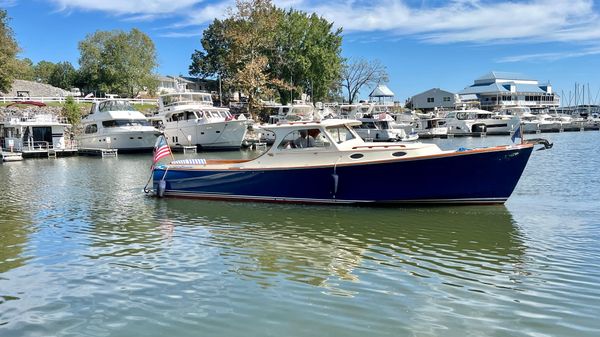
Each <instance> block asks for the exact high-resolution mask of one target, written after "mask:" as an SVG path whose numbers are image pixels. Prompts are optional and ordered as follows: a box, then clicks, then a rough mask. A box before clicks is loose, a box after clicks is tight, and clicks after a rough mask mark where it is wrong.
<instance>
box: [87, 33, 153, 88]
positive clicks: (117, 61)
mask: <svg viewBox="0 0 600 337" xmlns="http://www.w3.org/2000/svg"><path fill="white" fill-rule="evenodd" d="M79 51H80V53H81V56H80V58H79V65H80V75H81V78H80V81H81V80H83V82H86V83H87V86H88V88H90V87H91V88H97V89H99V90H101V91H104V92H107V93H115V94H119V95H123V96H129V97H135V96H137V95H138V94H139V92H140V91H142V90H147V91H154V90H155V89H156V87H157V84H158V82H157V80H156V79H155V77H154V75H153V73H152V71H153V69H154V68H155V67H156V66H157V62H156V50H155V47H154V43H153V42H152V40H151V39H150V38H149V37H148V36H147V35H146V34H144V33H143V32H141V31H140V30H138V29H135V28H134V29H132V30H131V31H130V32H129V33H126V32H123V31H111V32H106V31H98V32H96V33H94V34H92V35H88V36H87V37H86V38H85V39H84V40H83V41H81V42H79Z"/></svg>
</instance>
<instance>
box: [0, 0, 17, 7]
mask: <svg viewBox="0 0 600 337" xmlns="http://www.w3.org/2000/svg"><path fill="white" fill-rule="evenodd" d="M16 4H17V0H0V8H7V7H12V6H14V5H16Z"/></svg>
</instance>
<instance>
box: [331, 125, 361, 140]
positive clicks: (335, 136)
mask: <svg viewBox="0 0 600 337" xmlns="http://www.w3.org/2000/svg"><path fill="white" fill-rule="evenodd" d="M342 129H343V130H345V131H346V132H345V135H346V136H344V137H343V139H342V137H341V134H340V130H342ZM334 130H335V132H332V131H334ZM325 133H326V134H327V137H328V138H329V140H330V141H331V142H332V144H342V143H345V142H348V141H351V140H353V139H357V138H358V137H359V136H358V134H357V133H356V132H355V131H354V130H353V129H352V128H351V127H349V126H348V125H347V124H338V125H330V126H326V127H325ZM347 135H351V136H352V137H351V138H347Z"/></svg>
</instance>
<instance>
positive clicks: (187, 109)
mask: <svg viewBox="0 0 600 337" xmlns="http://www.w3.org/2000/svg"><path fill="white" fill-rule="evenodd" d="M151 120H153V121H154V122H157V123H158V124H159V127H160V128H161V129H162V130H163V132H164V133H165V136H167V139H168V141H169V145H170V146H171V147H183V146H197V147H199V148H201V149H205V150H237V149H239V148H240V147H241V146H242V141H243V140H244V137H245V136H246V132H247V129H248V122H249V121H248V119H246V118H245V117H243V115H240V116H239V117H238V118H237V119H236V118H235V117H234V116H233V115H232V114H231V112H230V111H229V109H228V108H223V107H216V106H214V105H213V101H212V97H211V95H210V93H204V92H184V93H170V94H165V95H162V96H160V100H159V106H158V113H157V114H156V115H155V116H153V117H151Z"/></svg>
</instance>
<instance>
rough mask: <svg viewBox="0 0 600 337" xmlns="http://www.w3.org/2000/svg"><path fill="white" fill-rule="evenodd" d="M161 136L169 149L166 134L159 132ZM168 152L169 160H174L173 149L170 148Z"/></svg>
mask: <svg viewBox="0 0 600 337" xmlns="http://www.w3.org/2000/svg"><path fill="white" fill-rule="evenodd" d="M161 136H163V138H164V139H165V143H167V146H168V147H169V149H171V145H169V140H168V139H167V136H165V134H164V133H161ZM169 154H170V155H171V161H173V160H175V156H174V155H173V151H172V150H170V151H169Z"/></svg>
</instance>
